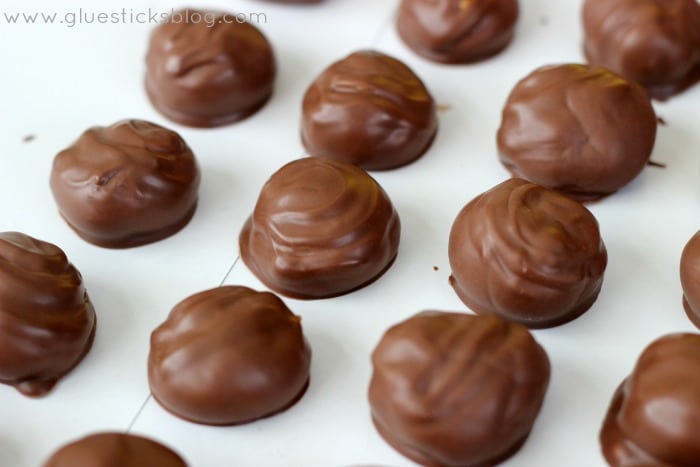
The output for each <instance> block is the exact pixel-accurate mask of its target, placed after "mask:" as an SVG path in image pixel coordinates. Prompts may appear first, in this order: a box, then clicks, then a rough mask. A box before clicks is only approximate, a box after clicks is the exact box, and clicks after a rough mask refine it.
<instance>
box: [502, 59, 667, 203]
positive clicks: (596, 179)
mask: <svg viewBox="0 0 700 467" xmlns="http://www.w3.org/2000/svg"><path fill="white" fill-rule="evenodd" d="M656 126H657V120H656V114H655V113H654V108H653V107H652V105H651V101H650V100H649V97H648V95H647V93H646V91H645V90H644V88H642V87H641V86H639V85H638V84H637V83H634V82H632V81H628V80H626V79H624V78H621V77H620V76H618V75H616V74H614V73H612V72H610V71H608V70H604V69H601V68H598V69H593V68H590V67H588V66H586V65H575V64H568V65H558V66H546V67H542V68H539V69H537V70H535V71H534V72H532V73H531V74H530V75H528V76H527V77H525V78H524V79H522V80H521V81H520V82H519V83H518V84H517V85H516V86H515V88H514V89H513V90H512V91H511V93H510V96H509V97H508V100H507V102H506V104H505V106H504V107H503V118H502V121H501V126H500V128H499V129H498V151H499V155H500V159H501V162H502V163H503V165H504V166H505V167H506V168H507V169H508V170H509V171H510V172H511V173H512V174H513V175H514V176H516V177H520V178H524V179H526V180H529V181H531V182H534V183H538V184H540V185H542V186H545V187H547V188H551V189H553V190H557V191H560V192H562V193H564V194H566V195H568V196H570V197H572V198H574V199H577V200H579V201H588V200H595V199H598V198H601V197H603V196H606V195H609V194H611V193H614V192H615V191H617V190H618V189H620V188H621V187H623V186H624V185H626V184H627V183H629V182H630V181H632V179H634V178H635V177H636V176H637V175H638V174H639V173H640V172H641V171H642V169H643V168H644V167H645V166H646V164H647V162H648V161H649V156H650V155H651V151H652V149H653V148H654V142H655V140H656Z"/></svg>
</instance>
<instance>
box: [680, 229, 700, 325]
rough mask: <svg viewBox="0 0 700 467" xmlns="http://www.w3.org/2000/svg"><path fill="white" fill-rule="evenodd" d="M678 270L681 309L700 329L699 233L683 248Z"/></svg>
mask: <svg viewBox="0 0 700 467" xmlns="http://www.w3.org/2000/svg"><path fill="white" fill-rule="evenodd" d="M680 269H681V285H682V287H683V308H684V309H685V313H686V315H688V319H690V321H691V322H692V323H693V324H694V325H695V326H696V327H697V328H698V329H700V231H698V232H697V233H696V234H695V235H693V237H692V238H691V239H690V240H688V243H687V244H686V245H685V248H683V253H682V254H681V268H680Z"/></svg>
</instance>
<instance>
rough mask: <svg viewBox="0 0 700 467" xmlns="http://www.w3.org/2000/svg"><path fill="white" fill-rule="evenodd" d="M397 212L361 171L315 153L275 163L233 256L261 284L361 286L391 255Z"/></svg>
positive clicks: (336, 290)
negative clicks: (278, 165) (276, 166)
mask: <svg viewBox="0 0 700 467" xmlns="http://www.w3.org/2000/svg"><path fill="white" fill-rule="evenodd" d="M400 230H401V227H400V222H399V216H398V214H397V213H396V211H395V210H394V207H393V206H392V204H391V201H390V200H389V197H388V196H387V194H386V193H385V192H384V190H383V189H382V188H381V187H380V186H379V184H378V183H377V182H376V181H375V180H374V179H373V178H372V177H370V176H369V175H368V174H367V173H366V172H365V171H364V170H362V169H360V168H358V167H356V166H354V165H351V164H347V163H345V162H340V161H336V160H332V159H326V158H321V157H308V158H304V159H299V160H296V161H293V162H290V163H289V164H287V165H285V166H284V167H282V168H281V169H280V170H278V171H277V172H276V173H275V174H273V175H272V177H270V179H269V180H268V181H267V183H265V186H263V188H262V191H261V193H260V197H259V198H258V202H257V204H256V205H255V210H254V211H253V215H252V216H251V217H250V218H249V219H248V221H247V222H246V224H245V225H244V226H243V230H242V231H241V235H240V240H239V241H240V252H241V258H242V259H243V261H245V263H246V264H247V265H248V267H249V268H250V269H251V271H253V273H254V274H255V275H256V276H257V277H258V279H260V280H261V281H262V282H264V283H265V285H267V286H268V287H270V288H271V289H272V290H275V291H276V292H279V293H281V294H284V295H287V296H290V297H295V298H306V299H311V298H325V297H332V296H336V295H341V294H344V293H347V292H351V291H353V290H355V289H358V288H360V287H363V286H365V285H367V284H369V283H370V282H372V281H374V280H375V279H376V278H378V277H379V276H381V275H382V274H383V273H384V271H385V270H386V269H388V268H389V266H390V265H391V263H392V262H393V261H394V258H395V257H396V253H397V250H398V247H399V237H400Z"/></svg>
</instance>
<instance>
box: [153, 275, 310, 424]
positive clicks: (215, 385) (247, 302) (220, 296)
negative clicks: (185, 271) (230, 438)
mask: <svg viewBox="0 0 700 467" xmlns="http://www.w3.org/2000/svg"><path fill="white" fill-rule="evenodd" d="M310 364H311V350H310V348H309V345H308V343H307V342H306V339H305V338H304V335H303V333H302V329H301V318H299V317H298V316H296V315H294V314H292V312H291V311H289V309H288V308H287V307H286V305H285V304H284V303H283V302H282V301H281V300H280V299H279V298H277V297H276V296H275V295H273V294H271V293H269V292H256V291H254V290H251V289H248V288H246V287H239V286H224V287H218V288H215V289H211V290H206V291H204V292H200V293H197V294H194V295H192V296H190V297H188V298H186V299H185V300H183V301H182V302H180V303H178V304H177V305H176V306H175V307H174V308H173V310H172V311H171V312H170V315H169V316H168V318H167V319H166V320H165V322H164V323H163V324H161V325H160V326H159V327H158V328H157V329H156V330H155V331H153V334H152V335H151V352H150V354H149V356H148V381H149V384H150V386H151V392H152V393H153V397H154V398H155V399H156V400H157V401H158V402H159V403H160V404H161V405H162V406H163V407H164V408H165V409H167V410H168V411H170V412H171V413H173V414H175V415H177V416H178V417H181V418H183V419H185V420H189V421H192V422H195V423H203V424H207V425H234V424H240V423H247V422H250V421H253V420H256V419H259V418H262V417H267V416H270V415H273V414H275V413H277V412H280V411H282V410H285V409H287V408H288V407H290V406H291V405H293V404H294V403H295V402H296V401H297V400H298V399H299V398H301V396H302V395H303V394H304V392H305V391H306V387H307V386H308V384H309V367H310Z"/></svg>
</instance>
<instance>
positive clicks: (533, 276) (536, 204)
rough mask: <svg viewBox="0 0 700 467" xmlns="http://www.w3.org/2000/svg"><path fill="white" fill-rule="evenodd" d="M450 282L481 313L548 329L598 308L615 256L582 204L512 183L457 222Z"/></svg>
mask: <svg viewBox="0 0 700 467" xmlns="http://www.w3.org/2000/svg"><path fill="white" fill-rule="evenodd" d="M449 259H450V265H451V267H452V276H451V277H450V283H451V284H452V286H453V287H454V289H455V292H457V295H459V298H461V299H462V301H463V302H464V303H465V304H466V305H467V306H468V307H469V308H471V309H472V310H474V311H475V312H477V313H483V314H494V315H497V316H500V317H501V318H504V319H508V320H511V321H515V322H518V323H522V324H525V325H526V326H528V327H531V328H545V327H551V326H557V325H559V324H563V323H566V322H567V321H571V320H572V319H574V318H576V317H578V316H579V315H581V314H582V313H584V312H585V311H586V310H588V308H590V307H591V305H592V304H593V302H595V300H596V298H597V297H598V293H599V292H600V288H601V285H602V283H603V273H604V272H605V266H606V264H607V253H606V250H605V245H604V244H603V240H602V239H601V238H600V232H599V230H598V222H597V221H596V219H595V217H593V214H591V213H590V212H589V211H588V210H587V209H586V208H585V207H583V206H582V205H581V204H580V203H578V202H576V201H574V200H572V199H570V198H567V197H566V196H563V195H560V194H558V193H556V192H554V191H551V190H548V189H546V188H543V187H541V186H538V185H535V184H533V183H528V182H526V181H524V180H520V179H511V180H508V181H506V182H503V183H501V184H500V185H497V186H495V187H494V188H492V189H491V190H489V191H487V192H485V193H482V194H481V195H479V196H477V197H476V198H474V199H473V200H472V201H471V202H470V203H469V204H467V205H466V206H465V207H464V209H462V211H461V212H460V213H459V215H458V216H457V218H456V219H455V221H454V224H453V225H452V231H451V232H450V241H449Z"/></svg>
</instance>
